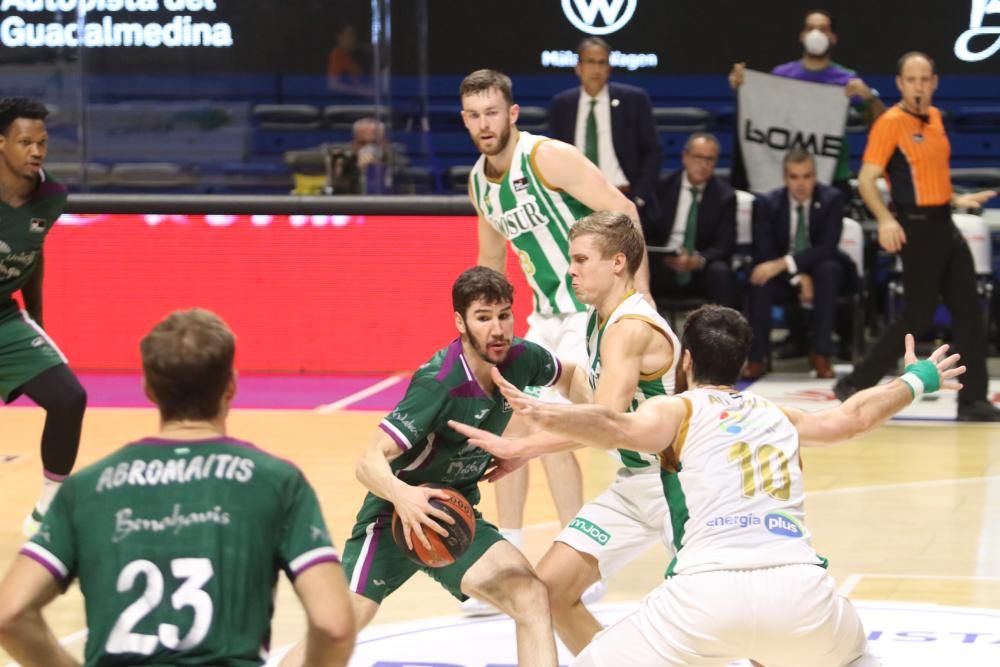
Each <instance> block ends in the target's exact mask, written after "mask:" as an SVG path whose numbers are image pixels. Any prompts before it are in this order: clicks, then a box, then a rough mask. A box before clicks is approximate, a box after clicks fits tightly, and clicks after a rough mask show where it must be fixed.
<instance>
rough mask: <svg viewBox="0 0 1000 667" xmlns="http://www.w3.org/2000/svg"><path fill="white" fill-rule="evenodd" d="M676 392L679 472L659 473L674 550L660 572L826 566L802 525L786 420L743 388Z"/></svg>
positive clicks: (795, 440) (791, 430) (795, 449)
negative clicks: (680, 409) (680, 406)
mask: <svg viewBox="0 0 1000 667" xmlns="http://www.w3.org/2000/svg"><path fill="white" fill-rule="evenodd" d="M679 396H680V397H681V398H682V399H683V400H684V402H685V403H686V404H687V407H688V413H687V416H686V417H685V419H684V422H683V424H682V425H681V428H680V430H679V432H678V435H677V442H676V443H675V444H674V448H673V449H674V451H675V452H676V453H677V460H678V461H679V465H678V471H677V472H676V474H674V472H673V471H671V470H670V469H669V464H667V463H664V466H663V469H662V470H661V478H662V481H663V487H664V493H665V494H666V496H667V504H668V505H669V507H670V515H671V520H672V526H673V531H674V546H675V547H676V548H677V555H676V556H675V557H674V560H673V562H672V563H671V564H670V567H669V568H668V570H667V576H670V575H671V574H681V573H683V574H691V573H695V572H706V571H710V570H741V569H751V568H762V567H774V566H778V565H791V564H815V565H822V566H824V567H825V566H826V559H824V558H822V557H820V556H818V555H817V554H816V551H815V550H814V549H813V548H812V544H811V542H810V533H809V531H808V529H807V528H806V526H805V522H804V520H805V508H804V504H803V503H804V499H805V498H804V492H803V488H802V466H801V464H800V461H799V434H798V433H797V432H796V430H795V427H794V426H792V423H791V422H790V421H789V420H788V417H786V416H785V414H784V413H783V412H782V411H781V410H780V409H779V408H778V407H776V406H775V405H774V404H773V403H771V402H770V401H768V400H767V399H765V398H761V397H760V396H757V395H756V394H753V393H751V392H748V391H743V392H736V391H733V392H726V391H721V390H716V389H695V390H692V391H686V392H684V393H683V394H679Z"/></svg>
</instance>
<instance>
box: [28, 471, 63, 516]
mask: <svg viewBox="0 0 1000 667" xmlns="http://www.w3.org/2000/svg"><path fill="white" fill-rule="evenodd" d="M60 487H62V480H59V481H56V480H54V479H49V478H48V477H47V476H46V477H43V478H42V493H41V495H40V496H39V498H38V502H37V503H35V509H36V510H38V513H39V514H45V513H46V512H48V511H49V505H51V504H52V499H53V498H55V497H56V493H57V492H58V491H59V489H60Z"/></svg>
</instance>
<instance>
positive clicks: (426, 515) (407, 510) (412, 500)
mask: <svg viewBox="0 0 1000 667" xmlns="http://www.w3.org/2000/svg"><path fill="white" fill-rule="evenodd" d="M431 498H440V499H441V500H445V501H447V500H448V494H447V493H445V492H444V491H442V490H441V489H435V488H433V487H429V486H413V485H411V484H405V483H404V484H401V485H400V486H399V487H398V488H397V490H396V493H395V494H393V497H392V498H391V499H390V500H391V501H392V504H393V505H394V506H395V508H396V514H398V515H399V520H400V522H401V523H402V524H403V535H404V536H406V546H407V547H409V548H410V549H412V548H413V541H412V537H411V535H416V536H417V539H418V540H420V543H421V544H422V545H424V548H425V549H427V550H428V551H429V550H430V548H431V543H430V542H429V541H428V540H427V536H426V535H424V531H423V529H422V526H427V527H428V528H430V529H431V530H433V531H434V532H435V533H437V534H438V535H440V536H441V537H448V531H447V530H445V528H444V527H442V526H441V524H440V523H438V521H443V522H444V523H447V524H453V523H455V520H454V519H453V518H451V516H449V515H448V513H447V512H444V511H442V510H439V509H438V508H436V507H434V506H433V505H431V503H430V500H431Z"/></svg>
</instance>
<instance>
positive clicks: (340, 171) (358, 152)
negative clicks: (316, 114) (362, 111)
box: [328, 118, 406, 194]
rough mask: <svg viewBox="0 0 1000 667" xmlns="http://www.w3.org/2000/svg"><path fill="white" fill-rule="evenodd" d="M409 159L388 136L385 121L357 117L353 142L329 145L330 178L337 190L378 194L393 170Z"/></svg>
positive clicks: (349, 192)
mask: <svg viewBox="0 0 1000 667" xmlns="http://www.w3.org/2000/svg"><path fill="white" fill-rule="evenodd" d="M405 162H406V158H405V156H403V155H401V154H400V153H398V152H396V151H395V150H394V149H393V146H392V144H391V143H389V141H388V140H387V139H386V136H385V123H383V122H382V121H380V120H377V119H375V118H359V119H358V120H356V121H354V126H353V128H352V139H351V143H350V144H348V145H346V146H344V145H332V146H330V147H329V149H328V163H329V164H328V181H329V184H330V188H331V190H332V192H333V193H334V194H366V193H367V194H375V193H380V192H386V191H387V190H388V187H389V185H391V182H392V177H391V170H392V169H393V168H395V167H400V166H402V165H403V164H404V163H405Z"/></svg>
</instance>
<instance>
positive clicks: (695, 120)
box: [653, 107, 712, 133]
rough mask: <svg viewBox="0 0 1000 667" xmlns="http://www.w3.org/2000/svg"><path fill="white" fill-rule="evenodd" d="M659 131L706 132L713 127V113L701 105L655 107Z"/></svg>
mask: <svg viewBox="0 0 1000 667" xmlns="http://www.w3.org/2000/svg"><path fill="white" fill-rule="evenodd" d="M653 123H654V124H655V125H656V131H657V132H687V133H691V132H704V131H706V130H709V129H711V127H712V113H711V112H710V111H709V110H708V109H702V108H701V107H654V108H653Z"/></svg>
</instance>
